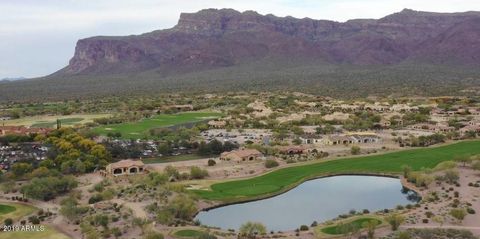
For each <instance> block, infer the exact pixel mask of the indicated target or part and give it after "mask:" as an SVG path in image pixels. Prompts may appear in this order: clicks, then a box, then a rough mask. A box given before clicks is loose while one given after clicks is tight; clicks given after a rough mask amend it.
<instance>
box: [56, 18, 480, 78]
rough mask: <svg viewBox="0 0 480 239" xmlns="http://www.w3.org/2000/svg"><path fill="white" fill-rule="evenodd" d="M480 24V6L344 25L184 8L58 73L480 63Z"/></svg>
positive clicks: (96, 43)
mask: <svg viewBox="0 0 480 239" xmlns="http://www.w3.org/2000/svg"><path fill="white" fill-rule="evenodd" d="M479 23H480V13H479V12H466V13H451V14H445V13H429V12H418V11H413V10H408V9H406V10H403V11H402V12H399V13H395V14H392V15H389V16H386V17H384V18H382V19H378V20H375V19H357V20H350V21H347V22H345V23H339V22H333V21H325V20H313V19H308V18H305V19H296V18H292V17H285V18H282V17H276V16H273V15H265V16H264V15H260V14H258V13H256V12H253V11H246V12H243V13H241V12H238V11H235V10H231V9H221V10H216V9H208V10H202V11H200V12H197V13H182V14H181V16H180V19H179V21H178V24H177V25H176V26H174V27H173V28H171V29H167V30H159V31H154V32H150V33H146V34H143V35H138V36H128V37H93V38H87V39H82V40H80V41H78V43H77V46H76V49H75V55H74V56H73V58H72V59H71V60H70V64H69V65H68V66H67V67H66V68H64V69H62V70H60V71H59V72H57V73H56V74H60V75H76V74H118V73H125V72H141V71H147V70H156V71H158V72H159V73H162V74H163V73H164V74H169V73H172V72H176V73H178V72H180V73H182V72H188V71H198V70H203V69H212V68H218V67H226V66H233V65H236V64H241V63H242V62H247V61H248V62H251V61H255V60H259V59H265V58H268V57H272V58H276V59H278V58H280V59H281V58H285V59H314V60H318V61H324V62H328V63H330V64H355V65H391V64H399V63H401V62H408V61H410V62H412V61H413V62H420V63H428V64H431V63H433V64H458V65H480V59H479V57H478V56H479V55H480V52H479V51H480V36H479V35H480V28H479V26H480V24H479Z"/></svg>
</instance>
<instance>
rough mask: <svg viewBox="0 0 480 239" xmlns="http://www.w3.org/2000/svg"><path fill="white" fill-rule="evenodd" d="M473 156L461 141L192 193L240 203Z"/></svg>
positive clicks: (478, 144)
mask: <svg viewBox="0 0 480 239" xmlns="http://www.w3.org/2000/svg"><path fill="white" fill-rule="evenodd" d="M474 154H480V141H463V142H458V143H454V144H449V145H445V146H439V147H431V148H421V149H411V150H404V151H399V152H392V153H386V154H380V155H371V156H364V157H355V158H344V159H338V160H331V161H326V162H318V163H312V164H306V165H301V166H292V167H288V168H283V169H278V170H276V171H273V172H270V173H267V174H264V175H261V176H258V177H254V178H250V179H244V180H236V181H228V182H223V183H217V184H213V185H212V186H211V190H193V191H194V192H195V193H197V194H198V195H199V196H200V197H202V198H204V199H209V200H220V201H224V202H235V201H243V200H249V199H255V198H262V197H266V196H270V195H274V194H278V193H281V192H284V191H286V190H288V189H290V188H292V187H294V186H296V185H298V184H300V183H301V182H303V181H305V180H308V179H311V178H315V177H320V176H325V175H335V174H348V173H372V174H374V173H379V174H380V173H385V174H400V173H401V171H402V166H403V165H409V166H411V167H412V168H413V169H414V170H420V169H421V168H433V167H435V166H436V165H437V164H439V163H441V162H443V161H447V160H452V159H453V158H454V157H455V156H459V155H474Z"/></svg>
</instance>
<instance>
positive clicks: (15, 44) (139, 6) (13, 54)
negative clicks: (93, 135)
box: [0, 0, 480, 79]
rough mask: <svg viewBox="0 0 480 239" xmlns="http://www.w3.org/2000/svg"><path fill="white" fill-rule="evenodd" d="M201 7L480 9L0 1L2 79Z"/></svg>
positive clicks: (182, 0)
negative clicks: (79, 46) (94, 40)
mask: <svg viewBox="0 0 480 239" xmlns="http://www.w3.org/2000/svg"><path fill="white" fill-rule="evenodd" d="M204 8H234V9H237V10H241V11H245V10H254V11H257V12H259V13H261V14H267V13H272V14H274V15H277V16H288V15H290V16H293V17H298V18H303V17H310V18H313V19H329V20H336V21H345V20H348V19H352V18H380V17H383V16H385V15H388V14H391V13H393V12H398V11H400V10H402V9H403V8H411V9H414V10H423V11H436V12H461V11H469V10H476V11H480V0H297V1H294V0H239V1H236V0H0V19H1V20H0V39H1V40H0V79H1V78H4V77H18V76H25V77H36V76H43V75H47V74H50V73H52V72H54V71H56V70H58V69H60V68H62V67H64V66H66V65H67V64H68V60H69V59H70V58H71V57H72V55H73V52H74V48H75V43H76V41H77V40H78V39H81V38H86V37H90V36H95V35H130V34H139V33H144V32H149V31H152V30H157V29H164V28H170V27H172V26H173V25H175V24H176V22H177V20H178V17H179V15H180V13H181V12H196V11H198V10H200V9H204Z"/></svg>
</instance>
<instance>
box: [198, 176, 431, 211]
mask: <svg viewBox="0 0 480 239" xmlns="http://www.w3.org/2000/svg"><path fill="white" fill-rule="evenodd" d="M337 176H371V177H384V178H395V179H399V180H400V184H401V185H402V187H404V188H406V189H408V190H410V191H413V192H415V193H416V194H417V195H419V196H420V200H421V198H422V196H423V195H422V192H421V191H420V189H418V188H417V187H416V186H415V185H413V184H411V183H409V182H408V181H407V180H406V179H405V178H404V177H403V176H399V175H395V174H388V173H336V174H327V175H320V176H317V177H312V178H308V179H306V180H302V181H301V182H299V183H296V184H294V185H292V187H289V188H288V189H287V190H282V191H279V192H277V193H273V194H268V195H265V196H263V197H262V196H260V197H255V198H247V199H245V200H238V201H231V202H220V201H213V202H214V203H213V205H212V204H210V205H209V206H203V207H200V208H199V210H198V211H197V212H196V213H195V214H194V215H193V218H195V217H196V216H197V215H198V214H199V213H200V212H208V211H210V210H213V209H217V208H221V207H225V206H230V205H237V204H245V203H250V202H255V201H260V200H265V199H269V198H273V197H276V196H279V195H281V194H284V193H287V192H289V191H291V190H293V189H294V188H296V187H298V186H299V185H300V184H303V183H305V182H308V181H312V180H316V179H322V178H331V177H337ZM203 202H207V203H208V202H212V201H208V200H203Z"/></svg>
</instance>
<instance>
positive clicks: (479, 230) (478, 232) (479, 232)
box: [400, 225, 480, 236]
mask: <svg viewBox="0 0 480 239" xmlns="http://www.w3.org/2000/svg"><path fill="white" fill-rule="evenodd" d="M400 228H402V229H436V228H438V229H458V230H468V231H471V232H472V233H473V234H474V235H476V236H478V235H480V226H479V227H469V226H452V225H445V226H429V225H422V226H400Z"/></svg>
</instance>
